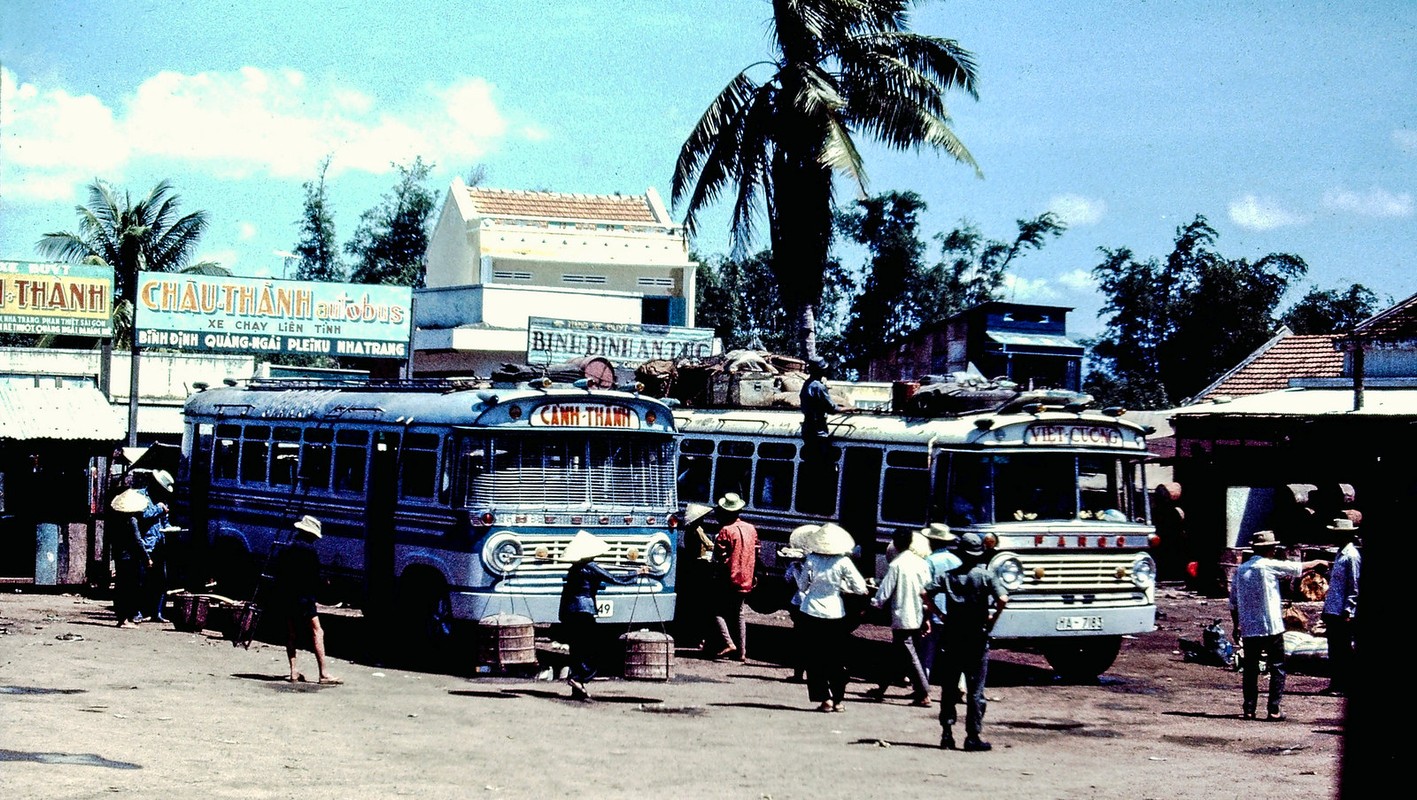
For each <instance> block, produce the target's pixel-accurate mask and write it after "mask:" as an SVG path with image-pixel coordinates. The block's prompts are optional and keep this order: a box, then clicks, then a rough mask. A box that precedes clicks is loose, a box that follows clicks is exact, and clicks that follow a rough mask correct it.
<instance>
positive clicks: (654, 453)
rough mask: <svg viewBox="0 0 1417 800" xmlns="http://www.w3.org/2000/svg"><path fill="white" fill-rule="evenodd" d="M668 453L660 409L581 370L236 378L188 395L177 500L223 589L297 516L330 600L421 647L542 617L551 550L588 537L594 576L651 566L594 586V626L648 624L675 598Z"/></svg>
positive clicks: (550, 616)
mask: <svg viewBox="0 0 1417 800" xmlns="http://www.w3.org/2000/svg"><path fill="white" fill-rule="evenodd" d="M676 454H677V433H676V431H675V428H674V418H673V415H672V413H671V412H670V410H669V408H668V406H666V405H664V404H663V403H661V402H659V401H657V400H654V399H651V398H647V397H641V396H639V395H638V394H637V393H635V392H633V391H629V392H626V391H613V390H605V389H595V388H587V387H586V382H584V381H582V382H579V383H578V384H577V385H574V386H569V385H552V384H551V383H550V381H549V380H546V379H538V380H535V381H532V382H529V383H520V384H488V383H485V382H483V383H473V382H465V381H464V382H459V381H447V380H437V381H393V382H377V381H375V382H358V383H356V382H345V383H339V384H330V383H323V382H292V381H264V382H262V381H252V382H250V383H248V384H244V385H234V386H225V387H218V388H203V389H202V390H200V391H198V392H196V393H195V394H193V395H192V396H191V397H190V398H189V399H188V401H187V404H186V410H185V431H184V436H183V445H182V461H181V468H180V475H179V482H180V485H181V493H180V496H179V498H178V509H177V510H178V518H179V519H180V520H182V521H183V522H185V523H186V525H187V526H188V527H190V529H191V531H192V538H193V540H194V541H195V542H197V543H199V544H200V545H201V546H204V547H205V548H206V554H207V556H208V557H207V558H206V559H205V562H204V563H206V564H208V565H209V567H210V569H209V570H208V571H209V573H210V574H209V575H208V576H207V577H212V578H215V579H216V580H217V582H218V585H219V586H220V587H221V588H220V589H219V591H222V592H223V593H224V594H227V595H228V596H231V597H234V598H240V597H241V596H242V595H243V594H244V593H247V592H250V591H252V590H253V587H254V586H255V584H254V581H255V580H256V579H257V576H258V575H259V574H260V571H261V570H262V569H263V567H264V565H265V563H266V561H267V559H268V558H270V557H271V556H272V555H273V551H274V550H276V549H278V548H279V547H280V546H281V544H282V543H284V542H285V541H286V540H287V538H288V536H289V531H290V529H291V526H292V524H293V523H294V522H295V521H296V520H298V519H300V517H301V516H302V515H305V514H310V515H313V516H315V517H317V518H319V519H320V520H321V521H322V523H323V529H324V536H323V538H321V539H320V540H319V542H318V543H317V545H316V549H317V550H318V552H319V554H320V560H321V562H322V565H323V567H324V570H325V574H326V577H328V578H329V579H330V580H331V583H332V586H334V587H337V588H339V587H342V588H344V589H345V590H346V591H345V592H344V593H343V594H342V595H341V596H340V599H344V600H349V601H350V602H351V603H352V604H355V605H362V604H366V603H371V602H372V603H374V604H384V603H397V609H398V611H399V612H400V614H401V615H403V616H401V617H400V625H401V626H411V627H416V628H417V629H418V630H420V631H422V632H424V633H427V634H428V635H429V636H430V637H435V638H436V637H437V636H438V635H441V634H446V633H448V632H450V630H451V628H452V623H453V622H454V621H455V620H474V621H475V620H479V619H482V618H484V617H487V616H490V615H494V614H517V615H521V616H525V617H529V618H530V619H531V620H532V621H533V622H534V623H550V622H555V621H556V619H557V612H558V599H559V595H560V591H561V585H562V581H563V577H564V575H565V572H566V569H567V567H568V566H569V565H568V564H567V563H565V562H564V561H562V560H560V558H559V556H560V554H561V552H562V550H563V548H564V547H565V546H566V545H567V544H568V543H569V542H570V540H571V538H572V537H573V536H575V534H576V533H577V532H578V531H581V530H585V531H589V532H591V533H593V534H595V535H597V536H600V537H602V538H603V539H605V540H607V541H608V542H609V543H610V546H611V551H610V553H609V554H608V555H607V556H604V557H602V558H601V559H600V561H601V563H602V564H604V565H606V566H607V567H608V568H611V569H614V568H616V567H623V568H625V569H637V568H638V567H639V566H641V565H644V566H647V567H648V568H649V571H648V574H647V575H644V576H642V577H640V578H638V579H637V581H636V583H635V584H634V585H630V586H610V587H608V588H606V589H605V590H604V591H603V592H602V593H601V594H600V607H599V609H598V611H599V615H600V617H601V618H602V620H603V621H605V622H608V623H624V624H630V623H658V622H664V621H667V620H670V619H672V618H673V616H674V607H675V589H674V578H675V574H674V552H675V548H674V534H675V531H674V527H675V525H676V524H677V520H676V519H675V517H674V511H675V510H676V506H677V503H678V499H677V493H676V485H675V472H674V470H675V464H676ZM331 599H333V598H331ZM366 610H368V609H367V608H366Z"/></svg>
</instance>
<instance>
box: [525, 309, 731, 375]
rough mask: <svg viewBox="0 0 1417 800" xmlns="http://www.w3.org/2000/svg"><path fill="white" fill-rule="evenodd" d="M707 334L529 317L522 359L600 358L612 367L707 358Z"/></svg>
mask: <svg viewBox="0 0 1417 800" xmlns="http://www.w3.org/2000/svg"><path fill="white" fill-rule="evenodd" d="M713 336H714V331H713V329H712V328H682V327H676V326H673V325H639V324H635V323H629V322H624V323H617V322H586V321H582V320H572V319H548V318H546V317H530V318H528V320H527V345H526V360H527V363H528V364H564V363H566V362H567V361H570V360H571V359H574V358H584V357H586V356H600V357H602V358H605V359H608V360H609V361H610V362H611V363H613V364H615V365H616V366H633V365H639V364H643V363H644V362H646V361H659V360H661V359H671V360H673V359H679V358H705V357H707V356H711V355H713V343H714V339H713Z"/></svg>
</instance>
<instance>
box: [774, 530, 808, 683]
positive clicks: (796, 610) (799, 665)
mask: <svg viewBox="0 0 1417 800" xmlns="http://www.w3.org/2000/svg"><path fill="white" fill-rule="evenodd" d="M816 529H817V526H816V525H799V526H797V527H796V528H794V529H793V530H792V533H791V534H789V535H788V537H787V546H786V547H784V548H781V549H780V550H778V551H777V557H778V558H780V559H783V560H785V561H787V568H786V569H784V570H783V571H782V579H783V581H784V582H786V583H787V584H788V585H789V587H790V588H791V591H792V597H791V598H790V599H789V600H788V603H787V616H788V618H789V619H791V620H792V652H791V656H790V657H791V659H792V675H791V677H789V678H788V679H787V682H788V683H806V682H807V660H806V655H805V653H806V647H805V643H804V641H803V633H802V592H801V590H800V589H798V588H797V576H798V575H801V574H802V568H803V565H804V561H803V559H805V558H806V557H807V549H806V548H807V546H806V544H805V537H806V536H807V534H810V533H811V532H813V531H815V530H816Z"/></svg>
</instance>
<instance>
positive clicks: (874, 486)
mask: <svg viewBox="0 0 1417 800" xmlns="http://www.w3.org/2000/svg"><path fill="white" fill-rule="evenodd" d="M843 450H844V452H843V453H842V459H841V520H840V522H841V525H842V527H844V528H846V529H847V530H848V531H851V535H852V536H854V537H856V543H857V544H858V545H860V546H861V559H860V563H861V564H865V565H867V567H869V571H868V572H866V574H867V575H871V574H874V573H875V563H876V551H877V549H878V546H877V544H876V537H877V532H876V520H877V519H878V518H879V517H880V507H881V451H880V449H879V448H874V447H849V446H848V447H845V448H843Z"/></svg>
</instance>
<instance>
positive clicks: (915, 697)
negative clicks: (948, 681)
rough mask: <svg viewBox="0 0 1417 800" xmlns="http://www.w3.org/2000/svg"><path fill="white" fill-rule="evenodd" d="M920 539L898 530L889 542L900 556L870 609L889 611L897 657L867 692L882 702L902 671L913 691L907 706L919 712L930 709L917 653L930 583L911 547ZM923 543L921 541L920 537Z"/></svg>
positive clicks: (921, 560)
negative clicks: (894, 663)
mask: <svg viewBox="0 0 1417 800" xmlns="http://www.w3.org/2000/svg"><path fill="white" fill-rule="evenodd" d="M917 536H919V534H917V533H916V532H915V531H913V530H911V529H910V528H900V529H899V530H897V531H896V532H895V535H894V536H893V537H892V539H891V542H892V544H894V545H895V550H896V552H897V553H899V555H897V556H896V557H895V559H894V560H892V561H891V564H890V566H889V567H887V568H886V574H885V577H883V578H881V586H880V588H879V589H878V590H876V596H875V597H873V598H871V605H873V606H875V607H876V608H884V607H885V606H886V605H887V604H889V605H890V609H891V642H892V648H891V649H893V650H895V652H896V654H897V655H898V657H899V660H898V661H897V662H896V667H895V668H887V669H885V670H884V671H883V672H882V673H881V682H880V683H879V684H878V685H877V686H876V688H874V689H868V690H867V691H866V696H867V697H869V698H872V699H874V700H883V699H885V696H886V688H887V687H888V686H890V684H891V683H892V682H893V681H894V680H895V678H896V677H897V676H898V675H899V674H900V669H901V668H902V667H903V668H904V669H905V675H906V677H907V678H908V679H909V680H910V688H911V689H912V691H913V694H912V696H911V702H910V704H911V705H913V706H920V707H922V708H929V707H930V681H929V679H928V678H926V677H925V668H924V667H922V666H921V665H920V651H921V647H922V646H923V644H924V642H923V640H924V629H925V626H926V624H927V622H926V619H925V602H924V598H923V596H922V593H923V592H924V590H925V586H926V585H927V584H928V583H929V582H930V567H929V565H927V564H926V563H925V559H924V558H922V557H921V556H920V554H919V553H918V552H916V548H914V547H912V545H913V544H914V540H915V538H916V537H917ZM920 539H921V541H922V542H923V541H924V537H923V536H922V537H920Z"/></svg>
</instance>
